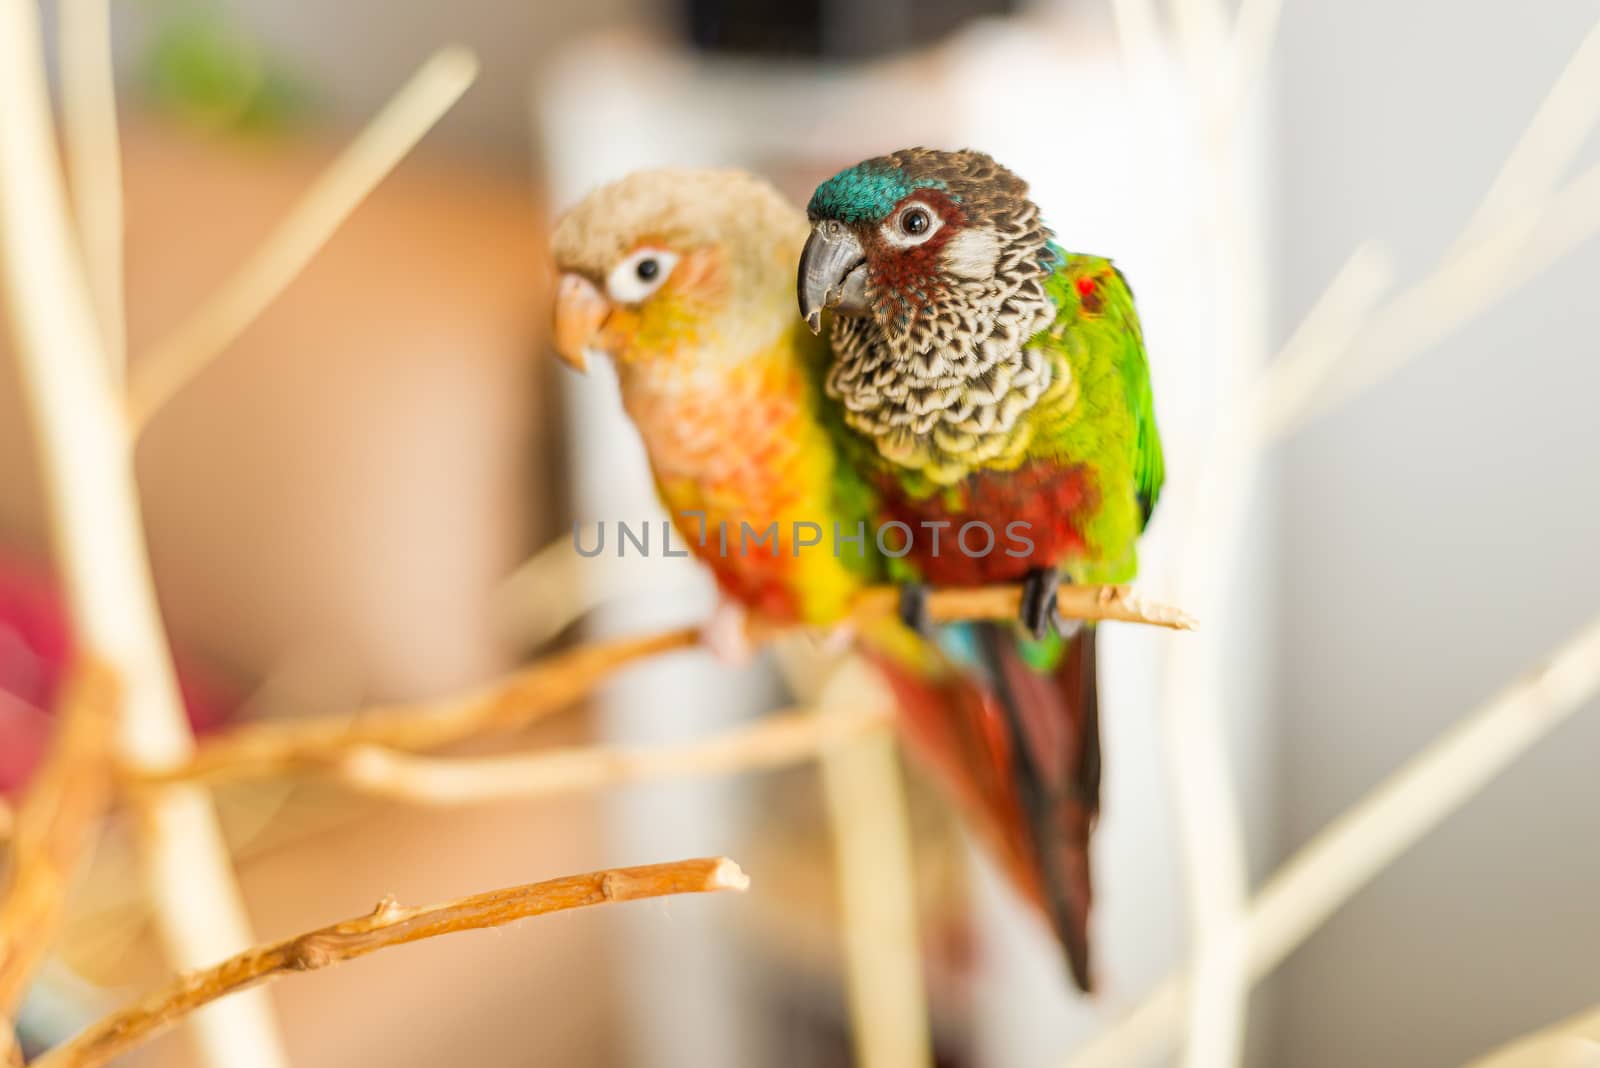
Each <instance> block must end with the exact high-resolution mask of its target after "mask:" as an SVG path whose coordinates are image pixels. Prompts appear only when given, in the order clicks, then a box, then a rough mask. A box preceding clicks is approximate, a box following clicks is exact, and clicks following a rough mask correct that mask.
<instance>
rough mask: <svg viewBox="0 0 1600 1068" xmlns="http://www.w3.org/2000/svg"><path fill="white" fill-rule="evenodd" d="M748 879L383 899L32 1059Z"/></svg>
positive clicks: (617, 872) (154, 997)
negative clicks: (383, 958) (296, 982)
mask: <svg viewBox="0 0 1600 1068" xmlns="http://www.w3.org/2000/svg"><path fill="white" fill-rule="evenodd" d="M749 885H750V880H749V879H748V878H747V877H746V876H745V874H744V872H742V871H740V870H739V865H737V864H735V863H734V862H733V861H731V860H729V859H728V858H726V857H711V858H705V859H700V860H682V861H677V862H675V863H671V864H651V865H647V866H645V867H639V868H616V869H613V870H610V871H597V872H591V873H589V874H587V875H572V876H568V877H567V878H564V879H552V880H550V881H548V882H542V883H530V884H527V885H523V886H513V887H508V888H507V889H504V890H492V891H489V892H488V893H483V894H474V895H472V896H471V897H463V898H458V899H456V900H455V901H447V902H445V903H444V904H440V905H427V906H423V907H420V908H406V907H403V906H401V905H399V904H397V903H396V902H395V901H394V900H392V899H387V898H386V899H385V900H383V901H382V902H380V903H379V904H378V907H377V908H375V909H374V910H373V911H372V912H371V913H369V914H368V915H366V916H360V917H357V918H356V919H352V920H345V921H344V922H343V923H336V924H333V925H331V926H329V927H322V928H319V929H317V930H315V931H310V932H307V933H306V934H303V935H300V936H299V937H296V938H291V939H288V940H286V941H283V942H275V943H272V944H270V945H265V946H258V947H256V948H254V949H250V950H247V951H246V952H244V953H241V954H239V955H238V956H236V957H233V958H231V959H229V960H226V961H223V962H222V963H221V964H218V965H217V966H215V967H213V968H208V969H206V970H205V971H202V972H196V973H194V974H191V975H185V976H182V977H180V978H178V979H176V980H174V981H173V982H172V983H171V984H169V985H168V986H166V987H164V988H162V989H160V990H157V991H155V992H154V993H152V994H150V995H148V996H146V997H145V998H143V999H141V1000H140V1001H138V1002H137V1003H135V1004H134V1005H131V1006H129V1007H128V1008H126V1009H123V1010H122V1011H121V1012H118V1013H116V1014H114V1015H112V1016H109V1017H107V1018H106V1019H104V1020H102V1021H100V1022H99V1023H97V1024H95V1025H93V1026H92V1027H90V1028H88V1029H87V1030H86V1031H84V1032H83V1033H82V1034H80V1035H78V1036H77V1037H76V1038H74V1039H72V1040H71V1041H70V1042H67V1043H66V1044H65V1045H62V1046H59V1047H57V1048H56V1049H53V1050H50V1051H49V1052H47V1053H46V1054H45V1055H44V1056H42V1057H40V1058H39V1059H38V1060H36V1061H35V1062H34V1065H35V1068H95V1066H96V1065H101V1064H105V1063H106V1062H107V1061H109V1060H111V1059H112V1058H114V1057H117V1056H120V1055H121V1054H123V1053H126V1052H127V1051H128V1050H130V1049H133V1048H134V1047H135V1046H138V1045H139V1044H140V1043H142V1042H144V1041H146V1040H147V1039H149V1038H151V1037H153V1036H155V1035H157V1034H160V1033H161V1032H162V1031H164V1030H166V1029H167V1028H169V1027H171V1026H172V1025H173V1024H174V1023H175V1022H177V1021H178V1020H179V1019H181V1018H183V1016H184V1015H186V1014H187V1013H190V1012H193V1011H194V1010H195V1009H197V1008H199V1007H200V1006H202V1005H205V1004H207V1003H209V1002H212V1001H215V1000H217V999H218V998H222V997H226V996H228V995H229V994H233V993H235V992H237V991H240V990H244V989H246V988H247V987H251V986H255V985H256V984H258V983H264V982H268V981H270V980H273V979H276V978H279V977H281V976H283V975H287V974H290V973H293V972H309V971H315V970H317V969H319V968H326V967H328V966H329V965H332V964H340V963H342V962H344V961H347V960H354V959H355V958H357V957H364V956H366V955H367V954H368V953H375V952H377V951H378V950H380V949H388V948H390V947H391V946H402V945H405V944H406V943H408V942H417V941H420V940H422V939H424V938H434V937H437V936H439V935H445V934H453V933H455V932H457V931H474V930H479V929H482V928H486V927H501V926H504V925H505V924H508V923H514V922H515V921H517V920H521V919H526V918H527V917H529V916H540V915H543V914H545V913H549V912H560V911H562V910H565V909H577V908H586V907H588V906H590V905H604V904H609V903H611V902H618V901H637V900H640V899H642V898H650V897H663V896H666V895H669V894H699V893H709V892H712V891H717V890H744V889H745V888H747V887H748V886H749Z"/></svg>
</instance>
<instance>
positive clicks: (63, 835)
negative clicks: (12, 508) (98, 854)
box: [0, 658, 117, 1030]
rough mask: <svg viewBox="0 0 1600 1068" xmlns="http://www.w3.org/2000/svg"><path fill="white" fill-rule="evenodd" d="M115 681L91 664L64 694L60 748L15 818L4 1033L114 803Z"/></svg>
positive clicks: (5, 931) (2, 996)
mask: <svg viewBox="0 0 1600 1068" xmlns="http://www.w3.org/2000/svg"><path fill="white" fill-rule="evenodd" d="M116 701H117V681H116V676H115V675H113V674H112V672H111V669H110V668H108V667H107V666H106V665H104V664H102V663H99V662H98V661H96V660H94V659H92V658H86V659H83V660H81V661H79V662H78V663H77V664H75V665H74V666H73V670H72V673H71V676H70V677H69V678H68V680H67V684H66V688H65V689H64V690H63V691H62V695H61V700H60V702H59V707H60V711H59V713H58V716H57V728H56V738H57V740H56V743H55V747H54V748H53V749H52V750H51V753H50V757H49V759H48V761H47V762H46V763H45V764H44V765H43V766H42V767H40V769H39V770H38V772H37V773H36V774H35V776H34V779H33V782H32V783H31V785H30V786H29V788H28V792H27V794H26V796H25V797H24V798H23V801H22V804H21V805H20V806H19V808H18V810H17V816H16V837H15V840H14V841H13V843H12V860H11V882H10V885H9V886H8V887H6V891H5V896H4V897H0V1030H5V1029H6V1028H7V1027H8V1024H7V1023H6V1021H7V1020H8V1019H9V1018H10V1017H11V1016H12V1015H13V1014H14V1013H15V1011H16V1007H17V1005H18V1004H19V1003H20V1002H21V999H22V994H23V992H24V991H25V990H26V989H27V984H28V980H29V979H30V978H31V977H32V976H33V973H34V970H35V969H36V968H37V967H38V964H39V961H40V959H41V958H42V957H43V955H44V953H45V951H46V949H48V947H49V944H50V938H51V936H52V935H53V934H54V933H55V930H56V927H57V925H58V924H59V922H60V918H61V910H62V906H63V905H64V903H65V900H66V891H67V887H68V884H69V883H70V881H71V879H72V874H73V871H74V869H76V867H77V865H78V861H79V859H80V857H81V856H82V854H83V852H84V848H85V846H86V845H87V844H88V842H89V839H90V837H91V835H92V834H93V831H94V827H95V824H96V823H97V822H98V821H99V819H100V815H101V812H102V810H103V809H104V808H105V805H106V802H107V800H108V799H109V798H110V795H111V740H112V737H113V735H114V733H115V728H116V722H115V717H116Z"/></svg>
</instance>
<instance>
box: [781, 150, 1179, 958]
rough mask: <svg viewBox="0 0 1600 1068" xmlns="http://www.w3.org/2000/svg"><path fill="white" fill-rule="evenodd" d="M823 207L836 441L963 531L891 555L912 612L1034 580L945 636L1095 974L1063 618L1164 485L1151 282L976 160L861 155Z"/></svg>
mask: <svg viewBox="0 0 1600 1068" xmlns="http://www.w3.org/2000/svg"><path fill="white" fill-rule="evenodd" d="M807 215H808V217H809V218H810V221H811V236H810V237H809V238H808V239H807V241H806V247H805V250H804V252H803V253H802V255H801V259H800V264H799V279H798V295H799V300H800V312H801V315H802V316H803V317H804V318H805V319H806V321H807V322H808V324H809V325H810V326H811V328H812V330H813V331H818V332H820V329H821V325H822V313H823V311H824V310H831V312H832V327H831V339H832V345H831V348H830V362H829V367H828V371H827V375H826V377H825V379H824V391H825V393H826V395H827V397H828V399H829V400H830V401H831V402H832V403H833V404H834V405H835V406H836V407H837V410H838V411H839V413H840V417H841V420H842V422H843V423H844V425H845V427H846V428H847V433H846V438H845V441H844V442H843V443H842V446H841V448H842V451H843V453H844V454H845V455H846V456H848V458H849V461H848V462H849V463H850V464H851V466H852V467H854V469H855V470H856V472H857V473H858V474H859V475H860V476H861V477H862V479H863V480H864V481H865V482H866V483H867V484H868V485H869V486H870V487H871V489H872V491H873V494H874V497H875V501H876V520H877V522H878V523H879V524H889V523H898V524H900V525H901V528H902V529H905V530H911V531H915V532H926V533H940V532H942V533H944V534H945V545H944V546H943V549H944V551H942V552H941V551H940V546H939V542H938V541H937V540H936V539H935V538H932V537H916V538H911V539H907V542H906V544H905V546H904V550H905V551H904V552H903V554H902V555H900V556H898V557H897V558H896V559H894V560H892V561H891V562H890V570H891V572H892V573H893V574H894V576H895V577H896V579H897V580H898V581H899V582H900V583H901V591H902V592H901V614H902V617H903V618H904V619H905V621H906V622H907V623H908V624H909V625H910V626H912V627H914V628H916V629H919V630H923V631H926V630H927V627H928V622H927V609H926V595H927V590H928V588H929V587H930V586H977V585H985V584H989V583H997V582H1020V583H1021V584H1022V588H1023V596H1022V599H1021V607H1020V612H1019V623H1020V628H1019V627H1017V626H1016V625H1013V624H1009V623H1006V624H969V625H965V626H963V627H959V628H952V629H951V630H950V631H949V632H948V633H947V635H946V638H945V642H946V644H947V645H949V646H952V647H954V646H956V645H957V644H959V643H965V645H966V647H967V657H966V659H967V660H968V661H969V662H971V663H972V664H974V665H975V668H976V670H978V671H979V672H980V673H981V675H982V677H983V678H985V679H986V680H987V682H988V683H989V685H990V686H992V687H993V688H994V690H995V691H996V692H997V693H998V694H999V695H1000V701H999V705H1000V707H1001V709H1002V710H1004V712H1005V713H1006V714H1007V720H1006V728H1007V731H1008V735H1009V738H1008V740H1009V743H1010V745H1009V758H1010V762H1009V765H1008V767H1009V771H1010V773H1011V775H1012V776H1013V777H1014V780H1015V784H1016V790H1017V793H1018V796H1019V797H1020V798H1021V801H1022V807H1023V810H1024V815H1025V820H1026V824H1027V828H1028V831H1029V833H1030V834H1031V835H1032V838H1033V851H1034V853H1035V855H1036V856H1038V857H1040V858H1042V860H1043V863H1042V869H1043V878H1044V883H1045V885H1044V891H1045V898H1046V900H1047V901H1048V902H1049V903H1050V906H1051V912H1052V916H1053V918H1054V919H1055V921H1056V927H1057V930H1058V933H1059V934H1060V936H1061V938H1062V941H1063V942H1064V943H1065V944H1066V946H1067V949H1068V955H1069V957H1070V959H1071V962H1072V967H1073V972H1074V975H1075V977H1076V978H1077V980H1078V982H1079V984H1080V985H1081V986H1083V987H1084V988H1085V989H1087V988H1088V986H1089V981H1090V975H1089V970H1088V948H1087V941H1086V937H1087V936H1086V933H1085V923H1086V918H1087V911H1088V907H1089V901H1090V896H1091V894H1090V878H1089V835H1090V833H1091V831H1092V829H1093V825H1094V822H1095V820H1096V818H1097V817H1098V812H1099V793H1100V757H1101V754H1100V737H1099V699H1098V683H1097V674H1096V665H1095V650H1094V636H1095V631H1094V628H1093V627H1092V626H1080V627H1076V628H1074V629H1072V630H1070V631H1066V632H1065V633H1063V632H1062V630H1061V628H1060V621H1059V619H1058V618H1057V615H1056V603H1055V602H1056V591H1057V587H1058V585H1059V583H1060V582H1061V581H1062V580H1063V579H1065V580H1069V581H1072V582H1077V583H1107V584H1120V583H1125V582H1128V581H1130V580H1132V579H1133V577H1134V574H1135V572H1136V570H1137V567H1138V556H1137V542H1138V539H1139V536H1140V534H1141V533H1142V532H1143V530H1144V528H1145V524H1146V523H1147V522H1148V521H1149V519H1150V513H1151V511H1152V509H1154V507H1155V505H1156V501H1157V499H1158V498H1159V497H1160V494H1161V484H1162V480H1163V477H1164V474H1165V468H1164V463H1163V459H1162V452H1161V438H1160V435H1159V433H1158V431H1157V429H1156V420H1155V409H1154V402H1153V398H1152V395H1151V387H1150V372H1149V365H1148V362H1147V360H1146V357H1145V347H1144V340H1143V336H1142V334H1141V331H1140V327H1139V320H1138V316H1137V315H1136V313H1135V311H1134V305H1133V295H1132V293H1131V292H1130V291H1129V289H1128V285H1127V282H1126V281H1125V280H1124V279H1123V277H1122V275H1121V273H1120V272H1119V271H1118V270H1117V269H1116V268H1115V267H1113V266H1112V264H1111V262H1110V261H1109V260H1107V259H1103V258H1101V257H1098V256H1088V255H1080V254H1076V253H1069V252H1066V251H1064V250H1062V249H1061V247H1060V246H1058V245H1057V244H1056V243H1055V241H1054V240H1053V236H1052V233H1051V231H1050V230H1049V229H1048V228H1047V227H1046V226H1045V224H1044V222H1043V220H1042V218H1041V216H1040V212H1039V208H1038V206H1037V205H1036V204H1035V203H1034V202H1033V201H1032V200H1030V199H1029V197H1028V187H1027V185H1026V183H1025V182H1023V181H1022V180H1021V179H1020V178H1018V177H1017V176H1016V175H1015V174H1013V173H1011V172H1010V171H1009V170H1007V169H1006V168H1004V167H1002V166H1001V165H1000V164H998V163H996V162H995V161H994V160H993V159H991V158H990V157H989V156H987V155H984V154H983V153H981V152H974V151H959V152H946V151H935V150H931V149H925V148H912V149H905V150H902V151H899V152H895V153H893V154H891V155H887V156H882V157H878V158H874V159H869V160H866V161H864V162H862V163H859V164H856V165H855V166H853V167H850V168H848V169H846V170H844V171H841V172H840V173H838V174H836V175H834V176H833V177H832V178H829V179H828V180H827V181H826V182H824V183H822V185H820V186H819V187H818V188H817V190H816V192H815V193H814V194H813V196H812V198H811V202H810V204H809V206H808V208H807ZM999 531H1004V532H1005V534H1006V535H1007V536H1006V537H1005V538H1003V539H1002V538H999V537H998V536H997V532H999ZM963 534H967V535H968V537H967V538H966V540H965V541H962V540H960V539H961V538H962V535H963ZM952 536H953V537H954V538H955V539H957V546H956V550H958V551H953V550H952V547H951V544H950V542H951V539H952ZM985 548H987V551H968V550H969V549H971V550H983V549H985Z"/></svg>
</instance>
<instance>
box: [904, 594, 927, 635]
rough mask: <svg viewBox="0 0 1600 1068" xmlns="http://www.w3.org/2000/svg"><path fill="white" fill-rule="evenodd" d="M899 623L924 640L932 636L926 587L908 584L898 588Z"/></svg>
mask: <svg viewBox="0 0 1600 1068" xmlns="http://www.w3.org/2000/svg"><path fill="white" fill-rule="evenodd" d="M900 622H902V623H904V624H905V625H906V626H908V627H910V628H911V629H912V630H913V631H915V632H916V633H917V634H919V635H921V636H922V637H924V638H926V637H929V636H931V635H932V634H933V616H932V615H931V614H930V612H929V611H928V587H926V586H924V585H923V584H922V583H920V582H908V583H906V584H905V585H904V586H901V587H900Z"/></svg>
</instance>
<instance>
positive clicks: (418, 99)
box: [128, 47, 478, 434]
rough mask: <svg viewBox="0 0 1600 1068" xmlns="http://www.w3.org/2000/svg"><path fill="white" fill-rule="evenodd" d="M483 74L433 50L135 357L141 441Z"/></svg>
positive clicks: (470, 59)
mask: <svg viewBox="0 0 1600 1068" xmlns="http://www.w3.org/2000/svg"><path fill="white" fill-rule="evenodd" d="M477 72H478V61H477V58H476V57H475V56H474V55H473V54H472V52H471V51H469V50H468V49H466V48H461V47H453V48H445V49H442V50H440V51H439V52H436V53H435V54H434V55H433V57H432V58H431V59H429V60H428V62H426V63H425V64H423V65H422V68H421V69H420V70H418V71H417V73H416V74H414V75H413V76H412V78H411V80H410V81H409V82H407V83H406V84H405V85H404V86H403V87H401V89H400V91H399V92H398V93H396V94H395V95H394V97H393V98H392V99H391V100H390V101H389V103H388V104H387V105H385V107H384V109H383V110H382V111H380V112H379V113H378V114H377V115H376V116H375V117H374V118H373V119H372V121H371V122H369V123H368V124H367V127H366V129H364V130H362V131H361V133H360V134H359V135H358V136H357V137H356V139H355V140H354V141H352V142H351V143H350V145H349V147H347V148H346V149H345V150H344V152H342V153H341V154H340V155H339V158H338V159H336V160H334V161H333V164H332V165H331V166H329V168H328V169H327V170H326V171H324V172H323V174H322V175H321V176H320V177H319V178H318V179H317V181H316V182H315V184H313V185H312V186H311V188H310V189H308V190H307V191H306V193H305V195H304V196H302V197H301V198H300V200H299V201H298V202H296V204H295V205H294V207H292V208H291V209H290V210H289V214H288V215H287V216H286V217H285V218H284V220H283V222H281V223H279V224H278V228H277V229H276V230H274V231H273V232H272V233H271V234H270V235H268V236H267V239H266V240H265V241H263V242H262V243H261V245H260V247H259V248H257V249H256V251H255V252H254V253H253V254H252V255H251V256H250V258H249V259H247V260H246V261H245V262H244V263H243V264H242V265H241V266H240V267H239V269H238V270H237V271H235V272H234V273H233V275H232V276H230V277H229V278H228V279H227V281H225V282H223V283H222V285H221V286H220V287H219V288H218V289H217V291H216V292H215V293H213V294H211V296H210V297H208V298H207V299H206V301H205V303H203V304H201V305H200V307H199V308H198V309H196V310H195V311H194V312H193V313H192V314H191V315H190V316H189V317H188V318H187V319H185V320H184V321H183V322H182V323H181V324H179V325H178V327H177V328H176V329H174V330H173V331H172V333H171V334H169V335H168V336H166V337H165V338H163V339H161V340H160V341H158V342H157V343H156V344H155V346H154V347H153V348H151V350H150V351H149V352H148V353H146V354H144V355H143V356H142V357H141V358H140V359H139V360H138V362H137V365H136V366H135V367H134V371H133V380H132V383H131V387H130V390H129V395H128V418H129V420H130V422H131V423H132V425H133V428H134V433H135V434H137V433H138V431H139V430H140V429H142V428H143V427H144V426H145V424H146V423H148V422H149V420H150V417H151V416H152V415H154V414H155V412H156V410H157V409H158V408H160V407H161V406H162V405H163V404H165V403H166V402H167V401H168V400H169V399H171V397H172V396H173V395H174V394H175V393H177V392H178V391H179V390H181V389H182V388H183V387H184V386H185V385H187V384H188V383H189V382H190V381H192V380H193V379H194V377H195V376H196V375H198V374H199V373H200V372H201V371H202V370H204V369H205V368H206V366H207V365H209V364H210V363H211V362H212V361H213V360H215V359H216V358H217V357H218V356H220V355H221V354H222V352H223V350H225V349H226V348H227V347H228V346H229V345H231V344H233V342H234V341H235V340H236V339H237V338H238V337H239V335H240V334H242V333H244V330H245V328H246V327H247V326H249V325H250V324H251V323H252V322H254V321H255V319H256V317H257V316H259V315H260V314H261V313H262V311H264V310H265V309H266V307H267V306H268V305H269V304H271V303H272V302H273V301H274V300H276V299H277V298H278V295H279V294H280V293H282V292H283V291H284V289H286V288H287V287H288V285H289V283H290V282H292V281H294V279H295V277H296V276H297V275H298V274H299V273H300V272H301V270H303V269H304V268H305V265H306V264H307V263H308V262H310V260H311V257H313V256H315V255H316V254H317V252H318V250H319V249H321V248H322V246H323V245H325V244H327V242H328V239H329V238H330V237H332V236H333V234H334V232H335V231H336V230H338V228H339V227H340V225H342V224H343V223H344V221H345V219H346V218H348V217H349V215H350V213H351V212H352V211H354V210H355V209H356V207H357V206H358V205H359V204H360V203H361V201H362V200H364V199H366V197H367V194H369V193H371V192H372V190H373V188H374V187H375V186H377V184H378V183H379V182H381V181H382V180H383V179H384V178H385V177H386V176H387V175H388V174H389V172H390V171H392V170H393V169H394V168H395V166H396V165H397V164H398V163H399V162H400V161H401V160H402V159H403V158H405V155H406V153H408V152H410V151H411V149H412V148H413V147H415V145H416V143H417V142H418V141H420V140H421V139H422V136H423V135H424V134H426V133H427V132H428V131H429V130H430V129H432V128H433V125H434V124H435V123H436V122H438V121H439V119H440V118H441V117H443V115H444V113H445V112H447V111H449V110H450V108H451V106H452V105H454V104H455V102H456V101H457V100H459V99H460V98H461V94H462V93H464V92H466V91H467V87H468V86H470V85H471V84H472V81H473V79H474V78H475V77H476V76H477Z"/></svg>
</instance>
